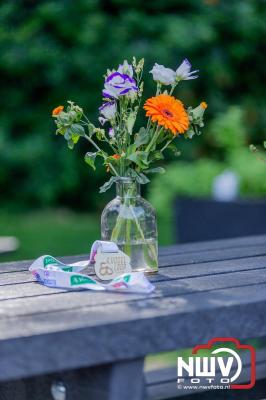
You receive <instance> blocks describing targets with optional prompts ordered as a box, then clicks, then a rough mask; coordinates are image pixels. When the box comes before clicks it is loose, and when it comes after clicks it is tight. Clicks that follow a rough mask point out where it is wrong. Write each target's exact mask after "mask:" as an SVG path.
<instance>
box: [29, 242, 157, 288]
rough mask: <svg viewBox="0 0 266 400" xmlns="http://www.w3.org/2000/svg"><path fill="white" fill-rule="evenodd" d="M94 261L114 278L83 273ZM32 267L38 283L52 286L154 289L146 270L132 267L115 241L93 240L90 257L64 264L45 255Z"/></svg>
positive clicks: (99, 272)
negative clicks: (98, 279) (136, 270)
mask: <svg viewBox="0 0 266 400" xmlns="http://www.w3.org/2000/svg"><path fill="white" fill-rule="evenodd" d="M92 264H93V265H94V268H95V272H96V274H97V276H98V277H99V278H100V279H104V280H107V279H108V280H109V281H110V279H112V278H113V279H112V280H111V282H109V283H107V284H103V283H100V282H99V281H97V280H95V279H94V278H92V277H91V276H89V275H86V274H81V273H80V272H81V271H83V270H84V269H85V268H87V267H88V266H89V265H92ZM29 270H30V272H31V273H32V275H33V276H34V277H35V279H36V280H37V281H38V282H39V283H41V284H43V285H45V286H49V287H56V288H65V289H71V290H75V289H79V290H80V289H90V290H101V291H116V292H126V293H132V292H133V293H150V292H152V291H153V290H154V289H155V287H154V285H152V284H151V282H150V281H149V280H148V279H147V278H146V276H145V275H144V273H143V272H132V271H131V266H130V258H129V257H128V256H127V255H126V254H124V253H123V252H122V251H121V250H119V249H118V247H117V245H116V244H115V243H113V242H105V241H100V240H97V241H96V242H94V243H93V245H92V248H91V253H90V259H89V261H78V262H76V263H73V264H64V263H62V262H61V261H59V260H57V259H56V258H54V257H52V256H49V255H44V256H41V257H39V258H37V259H36V260H35V261H34V262H33V263H32V264H31V266H30V268H29ZM121 271H122V272H123V273H122V274H121ZM119 272H120V274H119Z"/></svg>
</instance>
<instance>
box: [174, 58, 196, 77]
mask: <svg viewBox="0 0 266 400" xmlns="http://www.w3.org/2000/svg"><path fill="white" fill-rule="evenodd" d="M190 70H191V64H190V62H189V61H188V60H187V59H186V58H185V60H184V61H183V62H182V64H181V65H180V66H179V67H178V68H177V70H176V81H177V82H179V81H188V80H189V79H196V78H197V77H198V75H194V76H193V74H195V73H196V72H199V70H198V69H197V70H195V71H190Z"/></svg>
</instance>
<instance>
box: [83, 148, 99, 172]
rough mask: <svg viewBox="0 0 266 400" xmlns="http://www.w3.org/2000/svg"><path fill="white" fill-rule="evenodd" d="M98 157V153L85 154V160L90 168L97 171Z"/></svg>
mask: <svg viewBox="0 0 266 400" xmlns="http://www.w3.org/2000/svg"><path fill="white" fill-rule="evenodd" d="M96 157H97V152H96V153H91V152H88V153H86V154H85V157H84V160H85V162H86V163H87V164H89V166H90V167H92V168H93V169H94V171H95V165H94V163H95V158H96Z"/></svg>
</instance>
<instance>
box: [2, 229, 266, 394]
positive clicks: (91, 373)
mask: <svg viewBox="0 0 266 400" xmlns="http://www.w3.org/2000/svg"><path fill="white" fill-rule="evenodd" d="M159 254H160V256H159V262H160V270H159V273H158V274H157V275H154V276H151V277H150V280H151V281H152V282H153V283H154V284H155V285H156V290H155V291H154V292H153V293H151V294H149V295H143V294H121V293H119V294H117V293H102V292H92V291H77V292H69V291H67V290H64V289H53V288H48V287H45V286H42V285H40V284H38V283H36V282H34V281H33V278H32V276H31V274H30V273H29V272H28V267H29V265H30V261H22V262H13V263H10V262H8V263H2V264H0V285H1V287H0V382H1V383H0V400H3V399H5V400H6V399H8V400H9V399H12V400H49V399H52V397H51V392H50V390H51V384H52V382H55V381H56V380H58V379H59V380H62V381H63V382H64V385H65V387H66V389H67V397H66V399H67V400H68V399H71V400H82V399H90V400H93V399H97V400H101V399H108V400H120V399H121V400H139V399H143V398H148V399H162V398H172V397H178V396H180V395H181V394H182V395H184V393H179V392H178V389H177V388H176V385H175V384H174V381H175V379H176V376H174V374H173V371H172V372H171V371H170V375H169V373H168V372H167V373H165V374H164V373H163V372H165V371H163V372H159V373H157V375H156V373H154V372H152V373H146V375H145V374H143V362H144V357H145V356H146V355H147V354H150V353H158V352H164V351H171V350H176V349H182V348H188V347H193V346H195V345H197V344H202V343H207V341H208V340H210V339H212V338H213V337H235V338H238V339H240V340H244V339H248V338H255V337H256V338H263V337H265V336H266V236H257V237H246V238H236V239H227V240H219V241H210V242H202V243H193V244H182V245H175V246H170V247H166V248H161V249H160V252H159ZM86 258H88V255H85V256H74V257H63V258H62V260H63V261H67V262H74V261H77V260H81V259H86ZM262 353H263V352H262ZM262 353H260V354H262ZM264 356H265V352H264ZM264 356H261V355H260V358H259V365H257V374H258V375H257V378H260V379H262V378H265V377H266V357H265V358H264ZM170 376H171V377H170ZM169 377H170V378H169ZM261 382H263V384H262V383H261ZM265 382H266V381H265V380H263V381H258V382H257V385H256V387H257V388H259V389H260V396H262V394H261V393H262V392H263V390H264V398H266V394H265V393H266V383H265ZM263 388H264V389H263ZM252 390H253V389H252ZM229 392H233V391H229ZM240 392H241V393H240ZM244 392H249V393H248V394H247V393H244ZM252 393H253V392H252ZM167 396H168V397H167ZM206 396H208V394H206ZM219 396H222V395H221V394H220V393H219V391H216V394H215V397H206V398H211V399H213V398H215V399H216V400H217V399H223V400H224V399H231V398H235V397H230V395H229V394H228V395H226V396H228V397H225V394H223V396H224V397H219ZM241 396H248V397H241ZM256 396H257V394H255V392H254V394H253V395H251V391H247V390H242V391H238V393H237V398H238V399H242V398H243V399H244V398H245V399H248V400H256V399H257V398H258V399H261V398H263V397H256ZM258 396H259V395H258ZM62 398H63V397H62ZM184 398H185V399H190V396H187V397H184ZM191 398H192V397H191ZM193 398H194V397H193ZM195 398H198V397H195ZM204 398H205V397H204ZM200 399H203V395H201V397H200Z"/></svg>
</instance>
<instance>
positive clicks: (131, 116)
mask: <svg viewBox="0 0 266 400" xmlns="http://www.w3.org/2000/svg"><path fill="white" fill-rule="evenodd" d="M136 116H137V114H136V111H131V113H130V114H129V116H128V119H127V122H126V125H127V130H128V133H129V134H130V135H131V134H132V129H133V126H134V124H135V121H136Z"/></svg>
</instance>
